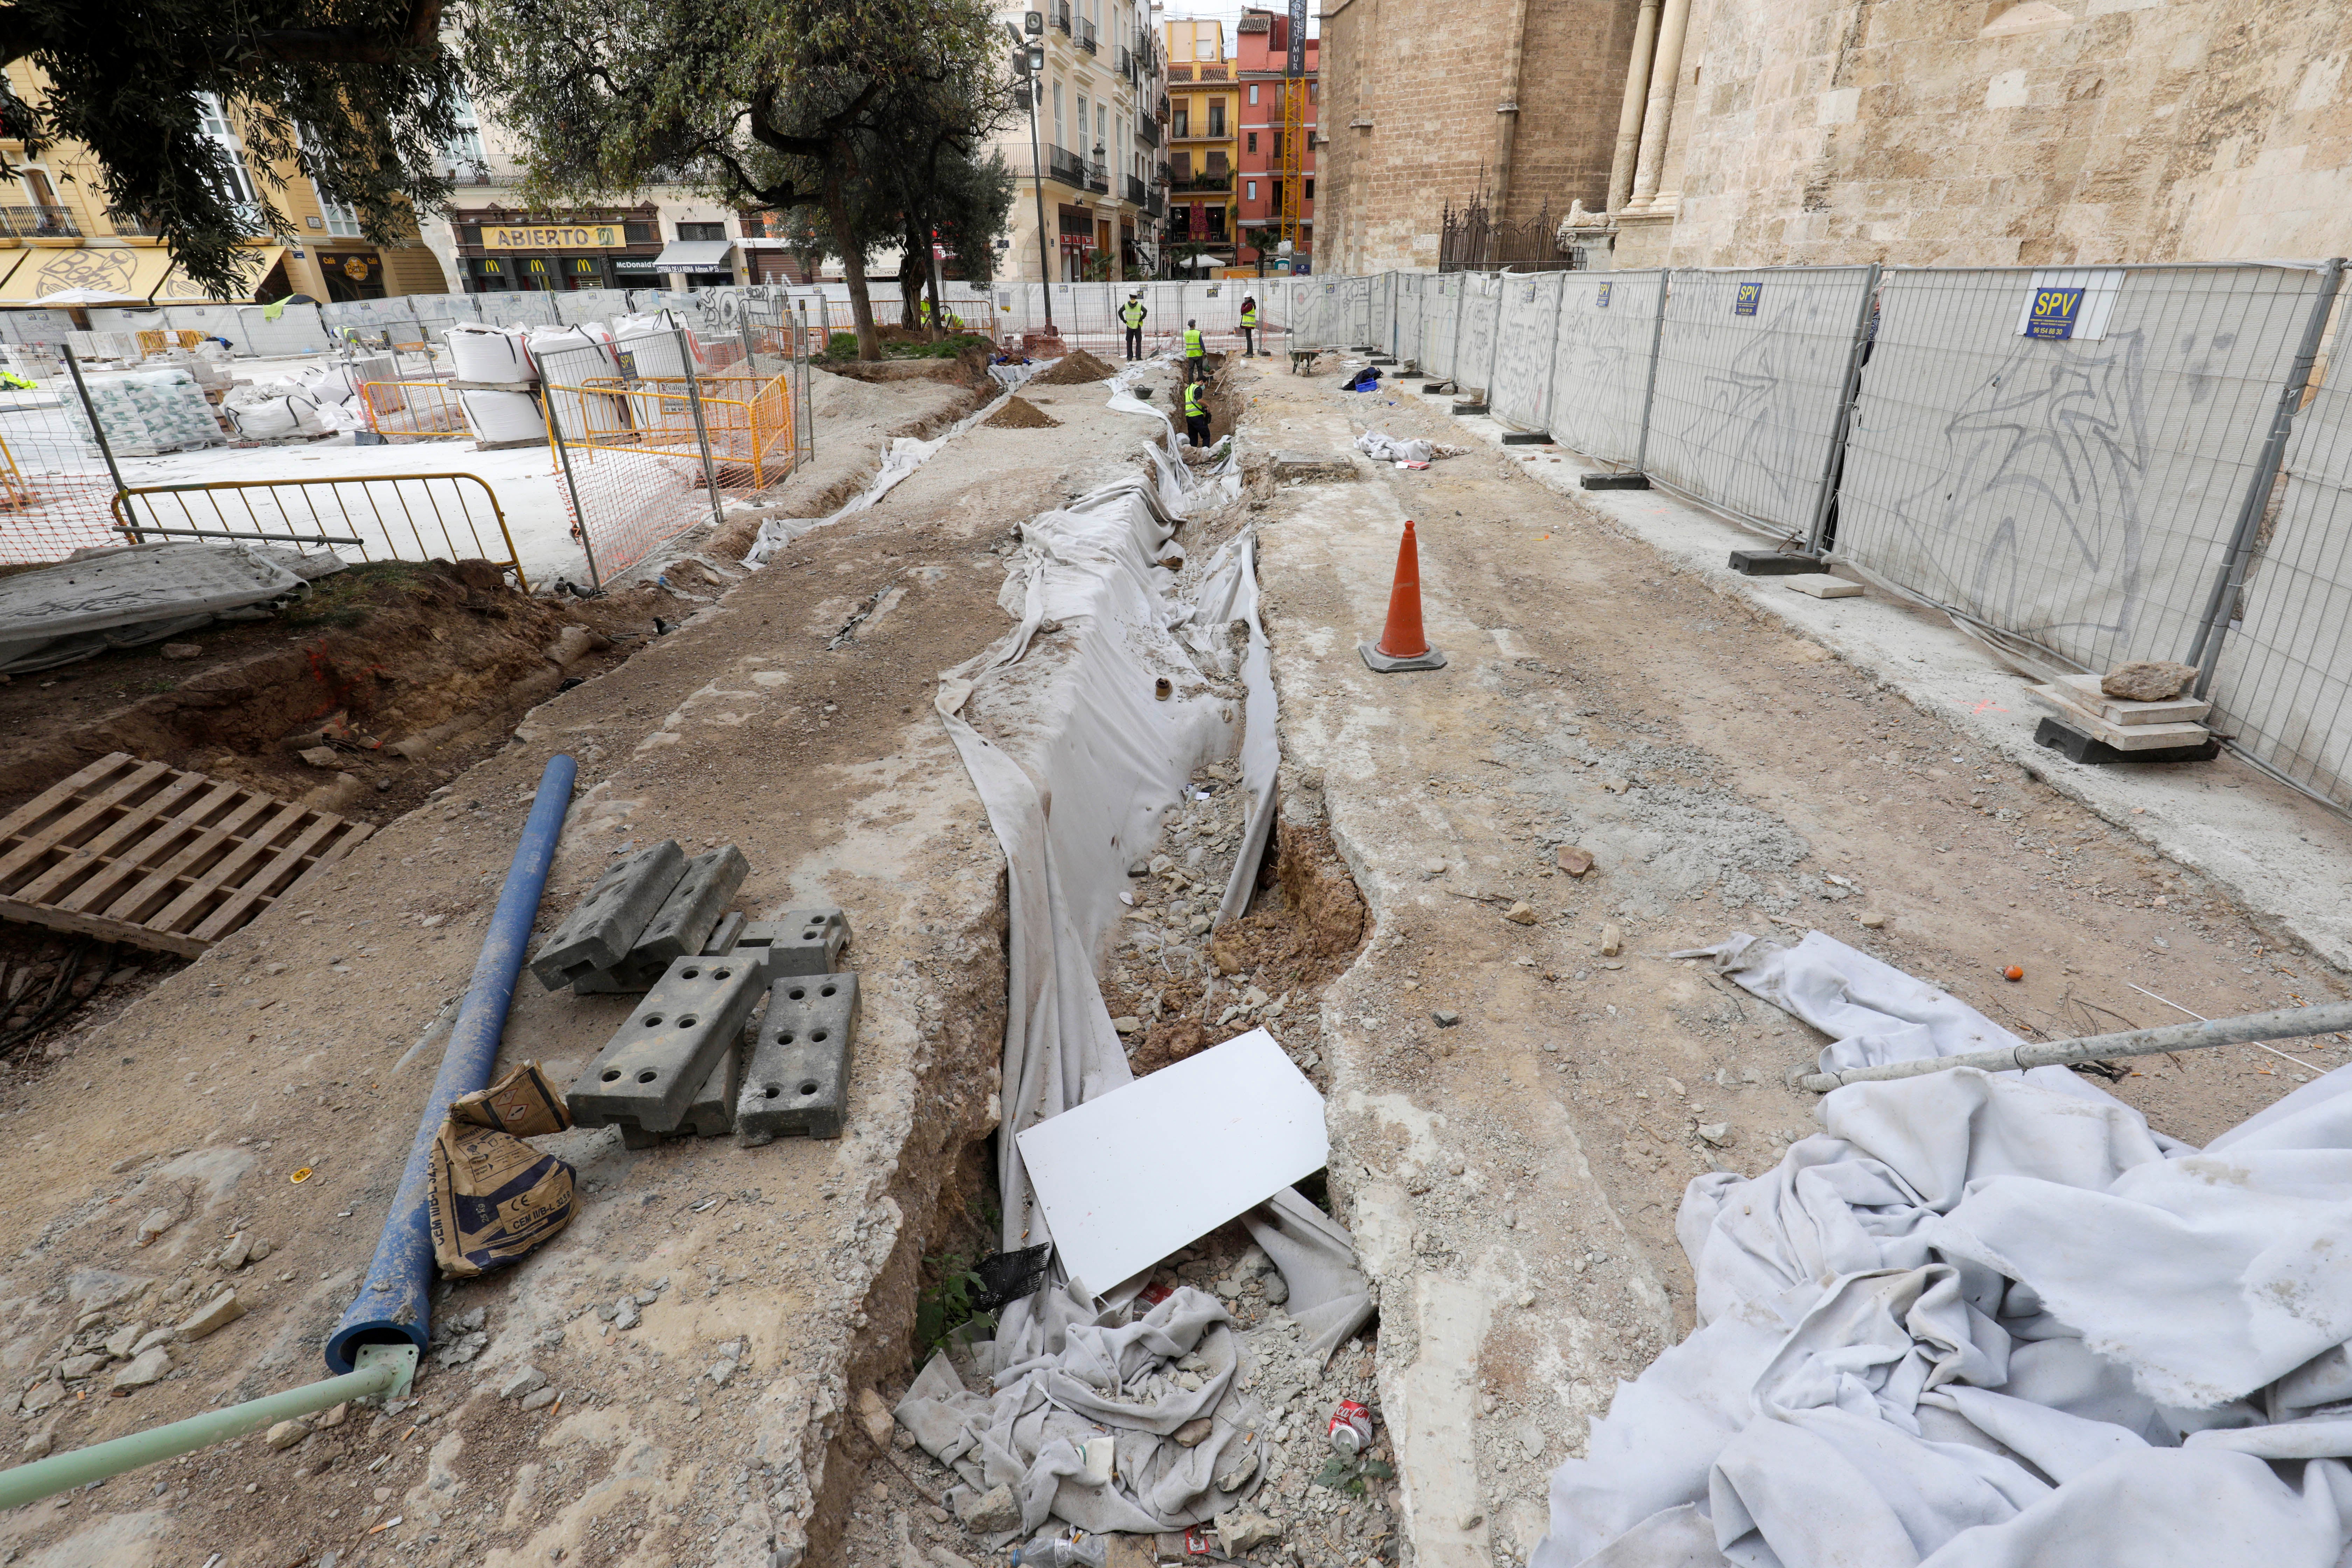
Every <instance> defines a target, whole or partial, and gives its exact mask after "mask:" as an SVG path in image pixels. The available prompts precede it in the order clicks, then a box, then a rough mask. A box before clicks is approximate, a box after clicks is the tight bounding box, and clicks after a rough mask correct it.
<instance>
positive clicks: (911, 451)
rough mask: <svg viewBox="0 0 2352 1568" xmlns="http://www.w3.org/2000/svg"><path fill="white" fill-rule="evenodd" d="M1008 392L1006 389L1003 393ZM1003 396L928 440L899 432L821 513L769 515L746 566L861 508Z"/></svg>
mask: <svg viewBox="0 0 2352 1568" xmlns="http://www.w3.org/2000/svg"><path fill="white" fill-rule="evenodd" d="M1009 396H1011V394H1010V393H1007V394H1005V395H1004V397H1009ZM1004 397H998V398H996V399H995V400H994V401H993V402H992V403H990V404H989V405H987V406H985V407H983V408H979V409H975V410H974V411H972V412H971V413H970V414H967V415H965V416H963V417H962V418H961V419H959V420H957V421H956V422H955V423H954V424H952V425H950V426H948V427H947V428H946V429H945V430H942V431H941V432H940V434H938V435H937V436H934V437H931V438H930V439H929V440H928V441H918V440H916V439H915V438H914V437H912V436H901V437H898V438H897V439H896V440H894V441H892V442H891V443H890V449H889V450H888V451H887V452H885V453H884V454H883V455H882V467H881V468H880V469H879V471H877V473H876V474H875V476H874V478H873V479H870V480H868V481H867V483H866V488H865V489H862V490H859V491H858V492H857V493H856V495H854V496H852V497H850V498H849V500H846V501H845V502H843V503H842V504H841V506H840V507H838V508H837V509H835V510H833V511H830V512H827V513H826V514H825V515H824V516H823V517H772V518H770V519H769V520H768V521H765V522H763V523H761V525H760V531H759V532H758V533H757V534H756V535H754V536H753V538H752V540H751V549H749V550H747V551H745V552H743V564H745V565H746V566H754V567H757V566H765V565H766V564H767V563H768V560H769V558H770V557H771V556H772V555H774V554H775V552H777V551H779V550H782V548H783V547H784V546H785V545H787V544H790V543H791V542H793V540H795V539H798V538H800V537H801V535H803V534H804V533H809V532H813V531H815V530H817V529H820V528H823V527H824V525H825V524H827V523H829V522H838V521H841V520H842V519H843V518H845V517H847V516H848V515H849V514H850V513H852V512H856V511H864V510H866V508H867V507H870V506H872V505H873V504H874V503H875V502H876V501H878V500H881V499H882V498H883V497H884V496H887V495H888V494H889V493H890V492H891V491H892V490H893V489H896V488H898V481H899V480H901V479H905V478H906V477H907V476H908V474H911V473H913V472H914V471H915V470H916V469H917V468H921V467H922V466H923V465H924V464H925V463H928V462H929V461H930V460H931V458H932V456H933V454H935V453H937V452H938V451H939V450H940V447H945V446H946V445H947V444H948V443H949V442H950V441H952V440H954V439H955V438H956V437H959V436H961V435H962V434H963V433H964V432H965V431H967V430H969V429H971V427H972V426H975V425H977V424H979V423H980V422H981V421H982V420H983V419H985V418H987V417H988V416H990V415H992V414H993V413H995V412H996V411H997V410H998V409H1000V408H1002V407H1003V406H1004Z"/></svg>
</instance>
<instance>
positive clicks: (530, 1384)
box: [499, 1365, 547, 1399]
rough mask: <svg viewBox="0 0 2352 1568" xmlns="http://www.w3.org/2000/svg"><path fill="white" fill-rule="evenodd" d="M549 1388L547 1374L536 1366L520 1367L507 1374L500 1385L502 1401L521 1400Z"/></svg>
mask: <svg viewBox="0 0 2352 1568" xmlns="http://www.w3.org/2000/svg"><path fill="white" fill-rule="evenodd" d="M546 1386H547V1373H543V1372H541V1371H540V1370H539V1368H537V1367H535V1366H528V1365H526V1366H520V1367H517V1368H516V1369H515V1370H514V1371H512V1372H510V1373H507V1375H506V1377H505V1378H504V1379H503V1380H502V1381H501V1382H500V1383H499V1398H500V1399H520V1398H521V1397H522V1396H523V1395H524V1394H535V1393H537V1392H538V1391H539V1390H541V1389H542V1388H545V1387H546Z"/></svg>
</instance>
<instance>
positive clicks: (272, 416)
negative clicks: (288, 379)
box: [228, 397, 302, 441]
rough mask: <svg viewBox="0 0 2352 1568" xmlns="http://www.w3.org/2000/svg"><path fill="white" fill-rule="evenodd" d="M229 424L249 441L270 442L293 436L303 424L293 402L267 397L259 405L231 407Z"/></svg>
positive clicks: (288, 399)
mask: <svg viewBox="0 0 2352 1568" xmlns="http://www.w3.org/2000/svg"><path fill="white" fill-rule="evenodd" d="M228 419H229V423H230V424H232V425H234V426H236V433H237V434H238V435H239V436H242V437H245V438H246V439H247V440H248V441H270V440H275V439H277V438H278V437H280V436H291V435H293V434H295V433H296V432H297V431H299V429H301V427H302V422H301V420H300V419H299V417H298V416H296V414H295V412H294V405H293V400H292V399H290V398H285V397H265V398H263V399H262V400H261V401H260V402H258V403H248V404H246V405H243V406H242V407H239V406H236V405H230V406H229V409H228Z"/></svg>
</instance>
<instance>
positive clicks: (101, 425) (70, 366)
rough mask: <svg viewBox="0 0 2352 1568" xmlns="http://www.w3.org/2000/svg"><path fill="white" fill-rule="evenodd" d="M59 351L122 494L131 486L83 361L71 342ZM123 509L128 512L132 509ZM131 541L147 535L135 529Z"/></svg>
mask: <svg viewBox="0 0 2352 1568" xmlns="http://www.w3.org/2000/svg"><path fill="white" fill-rule="evenodd" d="M58 353H62V354H63V355H64V356H65V361H66V369H67V370H68V372H69V373H71V374H72V376H73V384H74V395H75V396H77V397H79V398H80V399H81V412H82V417H83V418H85V419H87V420H89V433H90V435H91V436H92V437H95V438H96V439H97V441H98V455H99V456H100V457H101V458H105V459H106V472H107V477H108V478H110V479H112V480H113V481H114V493H115V494H116V495H121V494H122V492H123V491H124V490H126V489H129V488H130V487H129V486H127V485H125V484H124V483H123V482H122V470H121V468H118V467H117V466H116V465H115V461H114V448H113V447H111V446H110V445H109V444H108V442H107V439H106V423H105V421H103V420H101V419H100V418H99V416H98V405H97V404H95V403H92V402H91V401H90V400H89V383H88V382H86V381H84V380H82V378H81V361H79V359H76V358H75V357H74V352H73V345H72V344H71V343H59V344H58ZM123 510H125V511H126V512H127V511H129V510H130V509H129V508H128V507H125V508H124V509H123ZM131 542H132V543H134V544H144V543H146V542H147V536H146V535H145V534H143V533H140V532H138V531H136V530H135V529H134V530H133V531H132V534H131Z"/></svg>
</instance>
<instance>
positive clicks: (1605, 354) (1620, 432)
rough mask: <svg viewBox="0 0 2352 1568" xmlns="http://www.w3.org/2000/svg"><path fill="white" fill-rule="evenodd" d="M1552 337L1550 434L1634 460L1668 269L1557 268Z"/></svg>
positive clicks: (1593, 451)
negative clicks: (1556, 308) (1556, 314)
mask: <svg viewBox="0 0 2352 1568" xmlns="http://www.w3.org/2000/svg"><path fill="white" fill-rule="evenodd" d="M1558 277H1559V280H1560V294H1559V330H1558V331H1557V332H1555V333H1554V335H1553V340H1552V382H1551V385H1552V409H1551V420H1550V423H1549V425H1548V426H1546V428H1547V429H1548V430H1549V431H1550V433H1551V437H1552V439H1553V440H1555V441H1557V442H1559V444H1560V445H1561V446H1563V447H1570V448H1571V449H1572V450H1575V451H1579V452H1582V453H1583V454H1585V455H1586V456H1587V457H1591V458H1600V459H1601V460H1602V461H1603V462H1610V463H1632V462H1633V461H1634V460H1635V459H1636V458H1638V457H1639V456H1640V453H1641V449H1642V411H1643V405H1644V401H1645V399H1646V398H1647V397H1648V395H1649V385H1650V351H1651V349H1652V348H1653V347H1654V345H1655V343H1656V342H1657V330H1658V307H1659V305H1660V304H1661V303H1662V302H1663V301H1664V297H1665V285H1666V275H1665V274H1664V272H1663V271H1647V272H1562V273H1559V274H1558Z"/></svg>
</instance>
